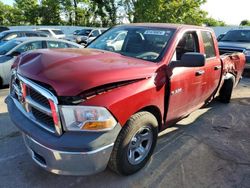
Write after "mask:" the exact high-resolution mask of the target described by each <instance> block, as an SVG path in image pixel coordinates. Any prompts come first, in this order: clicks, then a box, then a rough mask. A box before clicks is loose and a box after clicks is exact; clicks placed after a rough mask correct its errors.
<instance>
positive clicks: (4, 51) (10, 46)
mask: <svg viewBox="0 0 250 188" xmlns="http://www.w3.org/2000/svg"><path fill="white" fill-rule="evenodd" d="M21 43H22V42H21V41H15V40H11V41H8V42H6V43H5V44H3V45H1V48H0V55H5V54H7V53H8V52H9V51H10V50H12V49H13V48H15V47H16V46H17V45H19V44H21Z"/></svg>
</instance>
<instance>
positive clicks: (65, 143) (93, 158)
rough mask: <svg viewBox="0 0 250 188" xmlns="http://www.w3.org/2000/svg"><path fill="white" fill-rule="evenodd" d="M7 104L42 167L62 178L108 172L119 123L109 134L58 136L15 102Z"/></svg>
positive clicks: (8, 100) (30, 151) (33, 156)
mask: <svg viewBox="0 0 250 188" xmlns="http://www.w3.org/2000/svg"><path fill="white" fill-rule="evenodd" d="M5 101H6V103H7V106H8V111H9V116H10V118H11V120H12V121H13V123H14V124H15V125H16V126H17V127H18V128H19V129H20V131H21V132H22V133H23V135H24V141H25V144H26V146H27V149H28V151H29V153H30V155H31V157H32V159H33V161H34V162H35V163H36V164H38V165H39V166H40V167H42V168H44V169H46V170H48V171H50V172H52V173H56V174H63V175H91V174H95V173H98V172H100V171H103V170H104V169H105V168H106V166H107V164H108V161H109V158H110V155H111V152H112V149H113V145H114V142H115V140H116V138H117V136H118V134H119V132H120V130H121V126H120V124H119V123H118V124H117V125H116V126H115V128H114V129H113V130H111V131H107V132H65V133H63V134H62V135H61V136H57V135H55V134H52V133H50V132H48V131H46V130H45V129H43V128H41V127H40V126H38V125H37V124H36V122H35V121H34V120H31V119H29V118H28V117H27V116H26V115H25V114H24V113H23V112H22V110H21V109H22V107H21V106H20V103H19V102H18V101H17V100H16V99H15V98H12V97H11V96H8V97H7V98H6V100H5Z"/></svg>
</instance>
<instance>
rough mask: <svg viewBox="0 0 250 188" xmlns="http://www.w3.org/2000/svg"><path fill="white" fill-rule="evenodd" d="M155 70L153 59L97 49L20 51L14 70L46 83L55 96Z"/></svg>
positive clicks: (146, 73) (147, 75)
mask: <svg viewBox="0 0 250 188" xmlns="http://www.w3.org/2000/svg"><path fill="white" fill-rule="evenodd" d="M156 69H157V64H155V63H153V62H148V61H144V60H140V59H135V58H130V57H126V56H123V55H120V54H117V53H112V52H106V51H101V50H94V49H55V50H49V49H45V50H37V51H33V52H29V53H26V54H24V55H23V56H22V57H21V58H20V60H19V62H18V67H17V72H18V73H19V74H21V75H22V76H25V77H27V78H30V79H32V80H36V81H39V82H43V83H46V84H49V85H50V86H52V87H53V89H54V90H55V91H56V93H57V95H58V96H76V95H78V94H80V93H81V92H83V91H86V90H88V89H91V88H94V87H97V86H101V85H104V84H110V83H115V82H120V81H129V80H134V79H141V78H147V77H150V76H152V75H153V73H154V72H155V70H156Z"/></svg>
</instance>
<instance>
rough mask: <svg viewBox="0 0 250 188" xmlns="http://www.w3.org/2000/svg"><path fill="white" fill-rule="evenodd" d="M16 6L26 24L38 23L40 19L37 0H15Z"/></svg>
mask: <svg viewBox="0 0 250 188" xmlns="http://www.w3.org/2000/svg"><path fill="white" fill-rule="evenodd" d="M14 7H16V8H17V9H18V10H19V11H20V13H21V15H22V19H23V22H24V23H26V24H31V25H36V24H38V20H39V5H38V1H37V0H15V4H14Z"/></svg>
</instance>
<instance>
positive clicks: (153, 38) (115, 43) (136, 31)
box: [88, 26, 174, 62]
mask: <svg viewBox="0 0 250 188" xmlns="http://www.w3.org/2000/svg"><path fill="white" fill-rule="evenodd" d="M173 32H174V30H173V29H168V28H156V27H152V28H149V27H135V26H133V27H132V26H127V27H115V28H113V29H111V30H109V31H107V32H105V33H104V34H103V35H101V36H100V37H99V38H97V39H96V40H95V41H93V42H92V43H91V44H90V45H89V46H88V48H94V49H101V50H107V51H112V52H116V53H119V54H122V55H125V56H129V57H135V58H139V59H144V60H148V61H153V62H155V61H158V58H159V57H160V56H161V54H162V52H163V51H164V49H165V47H166V46H167V44H168V42H169V39H170V38H171V36H172V34H173Z"/></svg>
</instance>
